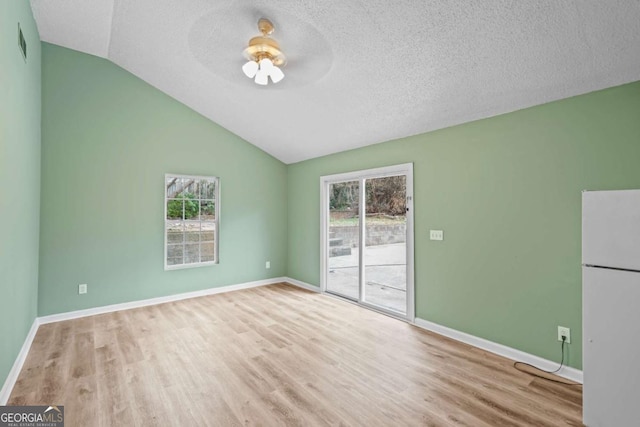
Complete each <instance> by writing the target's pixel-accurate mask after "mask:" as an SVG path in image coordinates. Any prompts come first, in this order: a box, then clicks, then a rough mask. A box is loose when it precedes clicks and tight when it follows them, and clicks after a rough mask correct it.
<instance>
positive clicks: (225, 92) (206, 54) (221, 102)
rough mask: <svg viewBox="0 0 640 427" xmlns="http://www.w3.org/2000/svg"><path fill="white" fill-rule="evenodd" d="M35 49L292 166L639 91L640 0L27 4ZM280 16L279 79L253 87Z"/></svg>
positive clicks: (72, 0) (37, 0)
mask: <svg viewBox="0 0 640 427" xmlns="http://www.w3.org/2000/svg"><path fill="white" fill-rule="evenodd" d="M31 4H32V7H33V11H34V15H35V18H36V21H37V23H38V28H39V31H40V36H41V38H42V40H44V41H47V42H50V43H54V44H58V45H61V46H65V47H68V48H71V49H75V50H79V51H82V52H86V53H90V54H93V55H97V56H101V57H104V58H108V59H109V60H111V61H113V62H115V63H116V64H118V65H119V66H121V67H123V68H125V69H126V70H128V71H130V72H131V73H133V74H135V75H136V76H138V77H140V78H142V79H143V80H145V81H147V82H148V83H150V84H152V85H153V86H155V87H157V88H158V89H160V90H162V91H164V92H166V93H167V94H169V95H170V96H172V97H174V98H176V99H177V100H179V101H181V102H183V103H184V104H186V105H188V106H189V107H191V108H193V109H194V110H196V111H198V112H200V113H201V114H203V115H204V116H206V117H208V118H210V119H211V120H213V121H214V122H216V123H218V124H220V125H222V126H223V127H225V128H227V129H228V130H230V131H231V132H233V133H235V134H237V135H239V136H241V137H242V138H244V139H246V140H247V141H249V142H250V143H252V144H254V145H256V146H258V147H260V148H261V149H263V150H264V151H266V152H268V153H270V154H271V155H273V156H274V157H276V158H278V159H280V160H282V161H283V162H285V163H293V162H297V161H301V160H305V159H309V158H313V157H318V156H322V155H326V154H330V153H335V152H339V151H344V150H348V149H353V148H357V147H362V146H365V145H369V144H375V143H378V142H382V141H387V140H391V139H395V138H400V137H405V136H409V135H415V134H418V133H423V132H427V131H431V130H435V129H439V128H443V127H447V126H451V125H455V124H459V123H463V122H468V121H471V120H476V119H480V118H484V117H490V116H494V115H497V114H502V113H505V112H509V111H514V110H518V109H522V108H525V107H529V106H533V105H537V104H542V103H545V102H549V101H553V100H557V99H561V98H566V97H569V96H574V95H578V94H582V93H587V92H591V91H594V90H597V89H602V88H606V87H610V86H615V85H619V84H623V83H628V82H632V81H636V80H640V0H606V1H603V0H563V1H558V0H521V1H514V0H495V1H486V0H469V1H454V0H425V1H417V0H398V1H394V2H389V1H386V0H385V1H382V0H367V1H363V0H352V1H344V0H321V1H317V0H269V1H264V0H262V1H248V0H235V1H232V0H179V1H178V0H135V1H132V0H31ZM263 16H264V17H267V18H269V19H271V20H272V21H273V23H274V24H275V26H276V31H275V33H274V34H273V37H274V38H276V39H277V40H278V41H279V42H280V45H281V47H282V49H283V51H284V52H285V53H286V55H287V58H288V64H287V65H286V67H284V68H283V71H284V72H285V74H286V77H285V79H284V80H283V81H282V82H280V83H278V84H277V85H269V86H268V87H260V86H257V85H256V84H254V83H253V82H252V81H251V80H250V79H248V78H246V77H245V76H244V75H243V74H242V72H241V67H242V65H243V63H244V62H245V60H244V59H243V57H242V50H243V49H244V48H245V47H246V45H247V42H248V40H249V39H250V38H251V37H253V36H255V35H257V34H258V30H257V27H256V23H257V21H258V19H259V18H260V17H263Z"/></svg>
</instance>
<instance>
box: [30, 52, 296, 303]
mask: <svg viewBox="0 0 640 427" xmlns="http://www.w3.org/2000/svg"><path fill="white" fill-rule="evenodd" d="M42 61H43V63H42V66H43V68H42V73H43V79H42V103H43V104H42V105H43V113H42V132H43V140H42V211H41V214H42V221H41V235H40V237H41V251H40V287H39V304H38V312H39V314H40V315H47V314H52V313H59V312H66V311H70V310H77V309H83V308H88V307H96V306H103V305H107V304H114V303H121V302H126V301H134V300H140V299H145V298H152V297H157V296H164V295H171V294H176V293H182V292H189V291H194V290H200V289H205V288H211V287H216V286H223V285H229V284H236V283H244V282H248V281H254V280H260V279H266V278H271V277H278V276H283V275H284V274H285V273H286V261H287V258H286V255H287V254H286V245H287V223H286V219H287V218H286V214H287V195H286V187H287V181H286V176H287V170H286V166H285V165H284V164H283V163H281V162H280V161H278V160H276V159H274V158H273V157H271V156H269V155H267V154H265V153H264V152H263V151H261V150H259V149H258V148H256V147H254V146H253V145H250V144H249V143H247V142H245V141H244V140H242V139H241V138H239V137H238V136H236V135H233V134H231V133H230V132H228V131H226V130H225V129H223V128H221V127H220V126H218V125H216V124H214V123H212V122H211V121H210V120H208V119H206V118H204V117H202V116H200V115H199V114H197V113H195V112H194V111H193V110H191V109H189V108H187V107H185V106H184V105H183V104H181V103H179V102H178V101H175V100H174V99H172V98H170V97H169V96H167V95H165V94H164V93H162V92H160V91H158V90H157V89H155V88H153V87H151V86H150V85H148V84H146V83H144V82H143V81H141V80H140V79H138V78H136V77H135V76H133V75H132V74H130V73H128V72H126V71H124V70H123V69H121V68H119V67H118V66H116V65H114V64H112V63H111V62H109V61H106V60H104V59H100V58H97V57H94V56H90V55H86V54H82V53H78V52H75V51H72V50H68V49H65V48H61V47H58V46H54V45H50V44H46V43H43V57H42ZM165 173H182V174H197V175H215V176H219V177H220V183H221V216H220V218H221V219H220V221H221V229H220V264H219V265H216V266H210V267H201V268H191V269H183V270H173V271H164V263H163V256H164V249H163V245H164V234H163V227H164V222H163V213H164V206H163V203H164V201H163V190H162V189H163V182H164V174H165ZM267 260H269V261H271V269H270V270H267V269H265V261H267ZM80 283H87V284H88V285H89V291H88V293H87V294H86V295H78V294H77V293H78V284H80Z"/></svg>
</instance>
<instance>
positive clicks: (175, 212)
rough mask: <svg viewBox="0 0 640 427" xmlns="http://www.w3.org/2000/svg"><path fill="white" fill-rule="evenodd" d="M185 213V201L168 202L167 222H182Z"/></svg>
mask: <svg viewBox="0 0 640 427" xmlns="http://www.w3.org/2000/svg"><path fill="white" fill-rule="evenodd" d="M183 213H184V201H183V200H176V199H173V200H167V218H166V219H167V220H182V216H183Z"/></svg>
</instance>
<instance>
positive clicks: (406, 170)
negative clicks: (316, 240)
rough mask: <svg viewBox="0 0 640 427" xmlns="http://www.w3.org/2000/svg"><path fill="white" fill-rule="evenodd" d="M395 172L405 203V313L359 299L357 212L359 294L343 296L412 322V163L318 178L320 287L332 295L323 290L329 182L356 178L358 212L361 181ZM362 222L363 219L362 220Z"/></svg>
mask: <svg viewBox="0 0 640 427" xmlns="http://www.w3.org/2000/svg"><path fill="white" fill-rule="evenodd" d="M398 175H406V177H407V178H406V194H405V196H406V203H407V219H406V220H407V240H406V250H407V308H406V315H402V314H400V313H398V312H395V311H393V310H387V309H385V308H384V307H380V306H377V305H374V304H370V303H367V302H366V301H363V300H362V296H363V295H364V292H363V289H362V287H363V286H364V282H363V280H362V277H363V274H364V268H365V265H364V255H365V248H366V244H365V235H364V233H365V228H366V227H365V226H363V221H362V218H363V216H364V215H362V214H361V215H360V220H359V221H358V229H359V239H360V242H359V245H360V247H359V248H358V257H359V274H358V283H359V286H360V288H359V297H358V299H357V300H352V299H350V298H347V297H344V299H346V300H347V301H352V302H354V303H357V304H360V305H362V306H364V307H367V308H371V309H373V310H376V311H381V312H383V313H385V314H389V315H392V316H394V317H398V318H400V319H403V320H407V321H409V322H413V321H414V320H415V285H414V228H413V163H404V164H400V165H394V166H386V167H381V168H375V169H366V170H360V171H353V172H347V173H339V174H334V175H326V176H321V177H320V290H321V292H322V293H329V294H331V295H336V294H334V293H331V292H327V279H328V268H329V263H328V261H329V185H331V184H335V183H339V182H347V181H358V182H359V183H360V185H359V194H360V197H359V206H360V209H359V212H361V213H362V212H365V203H366V200H365V199H366V198H365V197H364V195H365V194H366V189H365V188H364V186H363V185H362V182H363V180H366V179H371V178H384V177H389V176H398ZM364 223H365V225H366V219H365V221H364Z"/></svg>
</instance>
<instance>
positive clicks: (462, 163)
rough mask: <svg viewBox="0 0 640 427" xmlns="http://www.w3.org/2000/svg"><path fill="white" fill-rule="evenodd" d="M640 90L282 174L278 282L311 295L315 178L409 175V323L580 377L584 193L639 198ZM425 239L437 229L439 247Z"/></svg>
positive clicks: (625, 89)
mask: <svg viewBox="0 0 640 427" xmlns="http://www.w3.org/2000/svg"><path fill="white" fill-rule="evenodd" d="M639 161H640V83H633V84H629V85H625V86H620V87H616V88H611V89H607V90H603V91H600V92H595V93H591V94H588V95H583V96H579V97H575V98H570V99H566V100H562V101H558V102H554V103H550V104H546V105H542V106H538V107H534V108H529V109H526V110H522V111H517V112H514V113H511V114H506V115H502V116H498V117H494V118H490V119H486V120H481V121H477V122H473V123H468V124H464V125H460V126H456V127H452V128H448V129H444V130H440V131H436V132H431V133H427V134H422V135H417V136H413V137H409V138H405V139H401V140H398V141H392V142H386V143H383V144H378V145H374V146H370V147H366V148H361V149H357V150H353V151H348V152H343V153H339V154H336V155H331V156H327V157H323V158H318V159H313V160H309V161H305V162H301V163H297V164H294V165H290V166H289V170H288V185H289V191H288V197H289V214H288V217H289V243H288V251H289V255H288V258H289V261H288V276H289V277H292V278H295V279H298V280H302V281H305V282H307V283H311V284H314V285H318V284H319V280H320V279H319V277H320V266H319V259H320V254H319V252H320V250H319V247H320V244H319V228H318V227H319V225H318V224H319V177H320V176H322V175H329V174H333V173H340V172H347V171H352V170H359V169H367V168H373V167H380V166H386V165H392V164H398V163H406V162H413V163H414V180H415V181H414V188H415V194H414V195H415V211H414V214H415V264H416V267H415V272H416V276H415V279H416V315H417V317H420V318H423V319H426V320H430V321H433V322H436V323H439V324H442V325H445V326H448V327H451V328H454V329H458V330H460V331H464V332H467V333H470V334H473V335H476V336H479V337H483V338H486V339H488V340H491V341H495V342H498V343H501V344H505V345H507V346H510V347H514V348H517V349H520V350H523V351H526V352H528V353H533V354H536V355H539V356H541V357H544V358H547V359H552V360H559V350H560V348H559V343H558V342H557V341H556V327H557V325H563V326H568V327H570V328H572V331H571V332H572V343H571V344H570V346H569V348H570V350H569V363H570V365H571V366H574V367H576V368H580V367H581V360H582V357H581V356H582V355H581V348H582V339H581V329H582V327H581V295H582V294H581V269H580V257H581V255H580V254H581V252H580V251H581V249H580V245H581V240H580V239H581V237H580V235H581V230H580V228H581V190H583V189H590V190H604V189H623V188H640V166H639V165H638V162H639ZM429 229H443V230H444V232H445V240H444V241H443V242H435V241H430V240H429V239H428V235H429Z"/></svg>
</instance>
